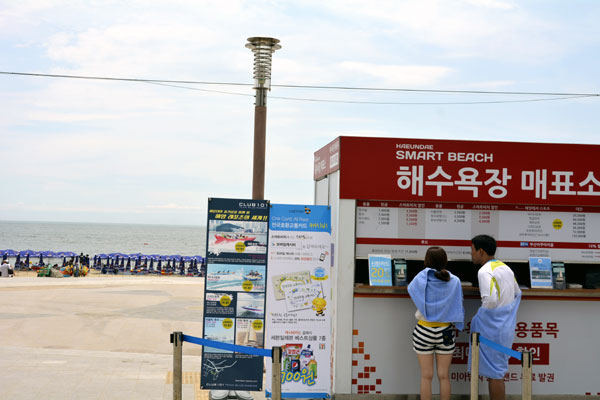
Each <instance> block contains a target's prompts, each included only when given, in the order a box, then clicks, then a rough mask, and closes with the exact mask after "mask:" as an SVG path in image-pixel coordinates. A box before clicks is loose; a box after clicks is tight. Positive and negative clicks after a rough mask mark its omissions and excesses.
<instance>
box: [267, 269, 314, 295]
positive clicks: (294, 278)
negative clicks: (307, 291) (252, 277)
mask: <svg viewBox="0 0 600 400" xmlns="http://www.w3.org/2000/svg"><path fill="white" fill-rule="evenodd" d="M271 282H272V284H273V295H274V296H275V300H285V291H286V290H288V289H290V288H292V287H294V286H300V285H305V284H307V283H310V271H297V272H288V273H285V274H280V275H275V276H273V277H272V278H271Z"/></svg>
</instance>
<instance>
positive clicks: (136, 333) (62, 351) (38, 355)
mask: <svg viewBox="0 0 600 400" xmlns="http://www.w3.org/2000/svg"><path fill="white" fill-rule="evenodd" d="M36 276H37V273H35V272H33V271H16V276H15V277H13V278H4V279H0V304H2V311H0V318H1V319H3V321H2V323H1V324H0V337H2V339H3V340H2V342H1V343H0V369H1V370H2V371H3V373H2V374H0V398H1V399H12V398H14V399H34V398H35V399H37V398H44V399H61V400H62V399H71V398H73V399H75V398H77V399H82V398H85V399H138V398H139V399H142V398H143V399H171V398H172V390H173V389H172V375H171V370H172V354H173V353H172V345H171V344H170V342H169V337H170V334H171V333H172V332H174V331H181V332H184V333H186V334H188V335H192V336H198V337H201V336H202V313H203V298H204V294H203V287H204V282H203V281H204V280H203V278H197V277H179V276H152V275H145V276H135V275H133V276H127V275H116V276H115V275H102V274H99V273H97V272H96V271H91V273H90V274H89V275H88V276H86V277H79V278H72V277H69V278H38V277H36ZM200 355H201V347H200V346H196V345H193V344H190V343H185V344H184V362H183V371H184V385H183V389H184V396H183V397H184V398H186V399H208V391H204V390H201V389H200V386H199V381H198V379H199V377H200V363H201V360H200ZM253 396H254V398H255V399H264V392H253Z"/></svg>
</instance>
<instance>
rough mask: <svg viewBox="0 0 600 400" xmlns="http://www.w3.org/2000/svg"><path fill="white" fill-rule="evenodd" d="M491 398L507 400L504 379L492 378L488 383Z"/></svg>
mask: <svg viewBox="0 0 600 400" xmlns="http://www.w3.org/2000/svg"><path fill="white" fill-rule="evenodd" d="M488 388H489V391H490V400H505V399H506V395H505V392H504V379H490V381H489V383H488Z"/></svg>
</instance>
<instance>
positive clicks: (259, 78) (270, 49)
mask: <svg viewBox="0 0 600 400" xmlns="http://www.w3.org/2000/svg"><path fill="white" fill-rule="evenodd" d="M246 47H247V48H249V49H250V50H252V52H253V53H254V89H256V96H255V99H256V101H255V103H254V162H253V172H252V199H253V200H264V198H265V149H266V141H267V91H269V90H271V62H272V55H273V53H274V52H275V50H279V49H281V45H280V44H279V39H274V38H269V37H251V38H248V43H246Z"/></svg>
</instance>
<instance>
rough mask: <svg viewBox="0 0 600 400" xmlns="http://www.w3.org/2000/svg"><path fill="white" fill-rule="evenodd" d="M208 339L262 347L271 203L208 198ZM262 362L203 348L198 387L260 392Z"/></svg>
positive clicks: (205, 330)
mask: <svg viewBox="0 0 600 400" xmlns="http://www.w3.org/2000/svg"><path fill="white" fill-rule="evenodd" d="M206 225H207V235H206V261H207V266H206V279H205V286H204V320H203V321H204V325H203V327H204V330H203V337H204V338H205V339H209V340H214V341H217V342H221V343H227V344H231V345H241V346H248V347H255V348H263V345H264V330H265V329H264V328H265V323H264V321H265V302H266V297H265V295H266V292H265V290H266V289H265V288H266V277H267V238H268V232H269V202H268V201H264V200H238V199H216V198H212V199H209V200H208V220H207V224H206ZM262 382H263V358H262V357H260V356H254V355H248V354H243V353H239V352H236V351H232V350H222V349H217V348H211V347H208V346H204V347H203V349H202V375H201V380H200V385H201V387H202V388H203V389H211V390H247V391H260V390H262Z"/></svg>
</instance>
